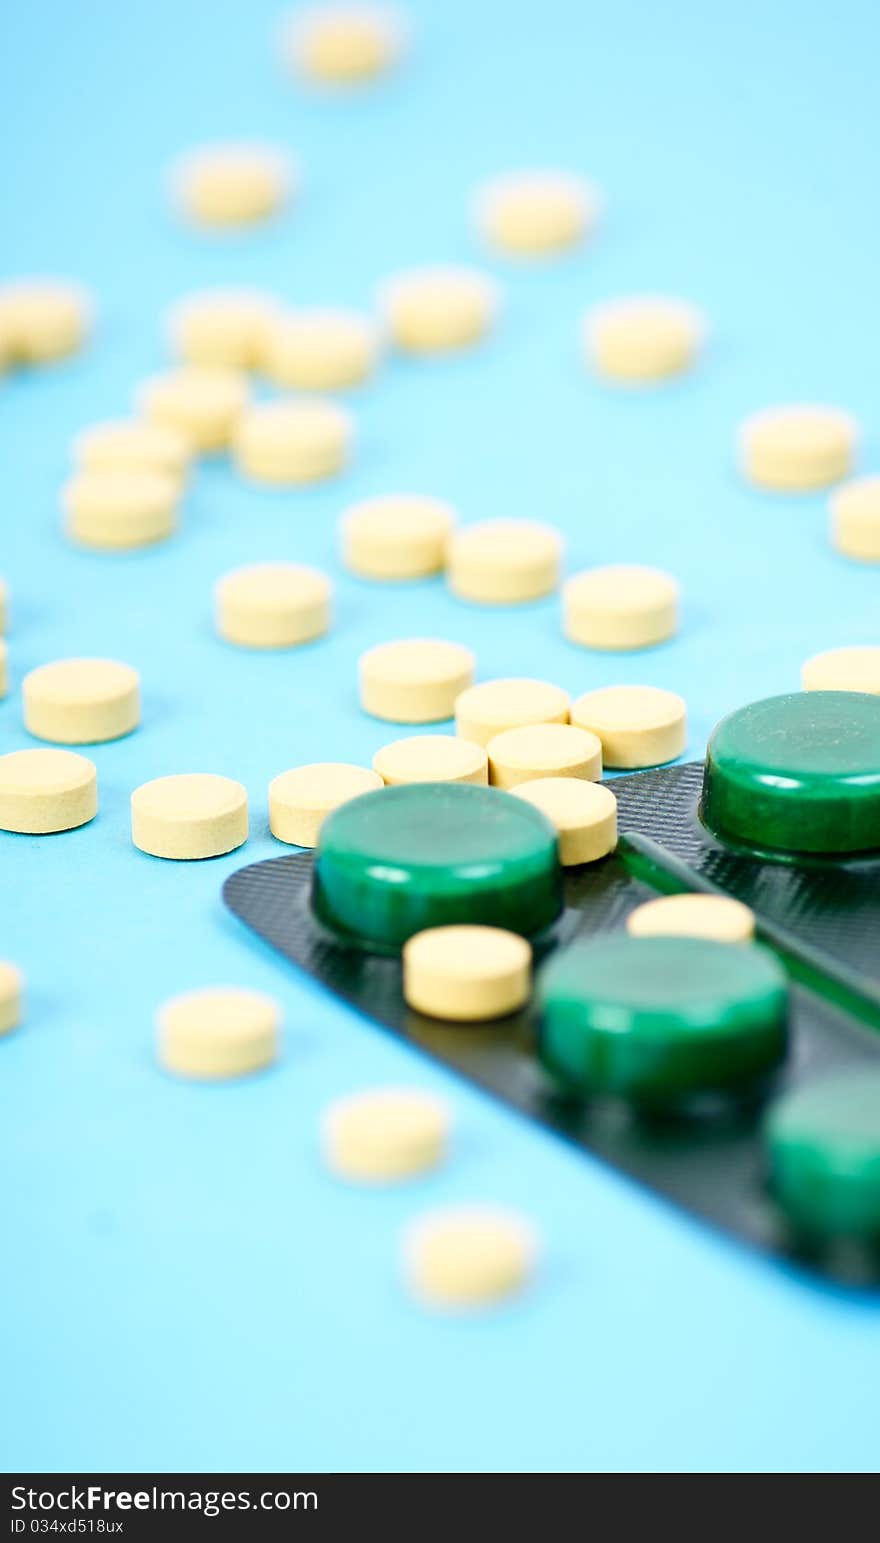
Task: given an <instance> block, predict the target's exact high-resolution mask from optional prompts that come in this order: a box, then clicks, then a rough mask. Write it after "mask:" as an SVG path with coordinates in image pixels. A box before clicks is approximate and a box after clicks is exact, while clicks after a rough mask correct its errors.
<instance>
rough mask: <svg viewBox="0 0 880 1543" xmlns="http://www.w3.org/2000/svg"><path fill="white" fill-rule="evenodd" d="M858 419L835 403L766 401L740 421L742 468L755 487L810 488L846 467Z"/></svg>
mask: <svg viewBox="0 0 880 1543" xmlns="http://www.w3.org/2000/svg"><path fill="white" fill-rule="evenodd" d="M857 440H858V425H857V424H856V422H855V419H854V418H852V417H850V415H849V413H845V412H841V410H840V409H839V408H837V407H821V406H815V405H807V406H793V407H768V408H767V409H766V410H765V411H764V412H760V413H756V414H755V415H754V417H752V418H749V419H747V420H746V422H745V423H744V424H743V425H742V428H741V429H740V436H739V446H740V458H741V462H742V468H743V471H744V473H745V475H746V477H747V478H748V479H749V481H750V482H754V483H756V484H757V486H758V487H762V488H770V489H773V490H774V491H779V492H783V493H799V492H810V491H811V490H812V489H814V488H824V487H828V486H829V485H830V484H831V483H832V482H840V480H841V479H842V478H843V477H846V476H848V475H849V473H850V472H851V471H852V465H853V460H854V457H855V451H856V444H857Z"/></svg>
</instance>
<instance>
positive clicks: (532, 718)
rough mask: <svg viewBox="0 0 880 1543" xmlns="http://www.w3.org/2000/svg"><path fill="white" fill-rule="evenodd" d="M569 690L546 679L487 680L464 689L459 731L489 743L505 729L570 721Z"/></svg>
mask: <svg viewBox="0 0 880 1543" xmlns="http://www.w3.org/2000/svg"><path fill="white" fill-rule="evenodd" d="M568 708H569V698H568V692H567V691H563V690H562V688H561V687H560V686H551V685H550V684H549V683H548V682H547V681H544V680H528V679H522V678H520V677H517V676H514V677H512V678H511V679H509V680H508V679H505V680H486V681H483V682H482V684H481V685H479V686H471V687H470V689H469V690H468V691H463V692H462V694H461V696H460V697H459V698H458V700H457V701H456V704H455V732H456V734H460V735H461V737H462V739H472V740H474V741H475V742H476V743H477V744H478V745H488V743H489V741H490V740H491V739H494V738H495V735H496V734H502V733H503V732H504V730H505V729H519V728H522V727H523V726H524V725H525V724H530V723H567V722H568Z"/></svg>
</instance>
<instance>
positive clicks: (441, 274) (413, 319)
mask: <svg viewBox="0 0 880 1543" xmlns="http://www.w3.org/2000/svg"><path fill="white" fill-rule="evenodd" d="M379 304H380V309H381V311H382V315H383V317H384V319H385V323H386V326H387V328H388V332H389V334H390V337H391V339H392V341H393V342H394V343H395V345H396V346H397V347H398V348H400V349H403V350H404V351H405V352H407V353H414V354H433V353H445V352H447V351H449V350H451V349H456V348H466V347H468V345H469V344H471V343H476V342H477V341H478V339H479V338H481V337H483V336H484V335H485V333H486V332H488V330H489V328H490V327H491V325H492V323H493V321H494V320H495V315H496V312H497V309H498V292H497V288H496V286H495V284H494V283H493V282H492V280H491V279H490V278H488V277H487V275H486V274H484V273H478V272H476V271H475V270H474V269H471V268H416V269H413V270H412V271H411V272H408V273H401V274H398V275H397V276H396V277H395V278H393V279H389V280H388V282H387V283H386V284H385V285H384V286H383V288H382V290H381V292H380V296H379Z"/></svg>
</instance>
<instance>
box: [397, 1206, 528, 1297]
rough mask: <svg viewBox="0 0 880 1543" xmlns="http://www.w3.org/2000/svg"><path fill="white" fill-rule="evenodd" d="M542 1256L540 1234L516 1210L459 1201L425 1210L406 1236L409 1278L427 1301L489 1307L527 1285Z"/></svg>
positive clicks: (407, 1277) (406, 1262)
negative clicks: (453, 1205)
mask: <svg viewBox="0 0 880 1543" xmlns="http://www.w3.org/2000/svg"><path fill="white" fill-rule="evenodd" d="M536 1257H537V1244H536V1240H535V1234H534V1232H533V1230H532V1228H531V1227H530V1226H529V1224H528V1223H527V1222H526V1221H524V1219H523V1218H522V1217H520V1216H517V1215H515V1214H514V1213H513V1212H509V1211H500V1210H494V1209H490V1208H488V1207H482V1206H468V1207H464V1206H461V1207H456V1208H454V1209H452V1208H451V1209H449V1210H445V1211H434V1212H431V1213H429V1214H428V1215H427V1216H422V1217H420V1218H419V1220H418V1221H417V1222H415V1223H414V1224H413V1225H412V1226H411V1227H410V1228H409V1230H408V1232H407V1234H406V1237H405V1242H404V1272H405V1277H406V1280H407V1283H408V1285H409V1287H410V1290H412V1291H413V1292H414V1293H415V1295H416V1296H417V1297H419V1298H420V1299H421V1301H422V1302H424V1303H425V1305H426V1306H429V1307H436V1308H442V1309H447V1310H449V1309H451V1310H455V1309H466V1308H476V1307H484V1306H487V1305H489V1304H490V1303H492V1302H496V1301H500V1300H501V1299H503V1298H504V1297H507V1296H511V1295H513V1294H514V1293H515V1292H517V1291H519V1290H521V1289H522V1287H523V1286H524V1285H525V1283H526V1282H527V1281H528V1279H529V1277H530V1276H531V1275H532V1273H533V1271H534V1268H535V1262H536Z"/></svg>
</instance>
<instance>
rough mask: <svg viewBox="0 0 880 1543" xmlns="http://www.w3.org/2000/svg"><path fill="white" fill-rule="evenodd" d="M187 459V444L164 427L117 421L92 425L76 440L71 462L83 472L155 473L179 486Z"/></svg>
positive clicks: (128, 420) (183, 436)
mask: <svg viewBox="0 0 880 1543" xmlns="http://www.w3.org/2000/svg"><path fill="white" fill-rule="evenodd" d="M190 455H191V447H190V442H189V440H188V439H187V437H186V435H185V434H182V433H181V432H180V430H179V429H176V428H172V427H171V426H170V425H169V424H166V423H148V422H146V421H142V420H140V419H138V418H120V419H117V420H115V421H111V422H108V423H96V424H95V425H94V427H93V428H90V429H86V430H85V431H84V432H83V433H82V434H80V435H78V436H77V439H76V441H75V444H74V459H75V460H76V463H77V466H78V467H79V468H80V470H81V471H86V472H130V471H134V472H159V473H160V474H161V475H163V476H166V477H174V478H176V479H177V480H178V482H182V481H183V479H184V477H185V476H186V472H187V468H188V466H189V461H190Z"/></svg>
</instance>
